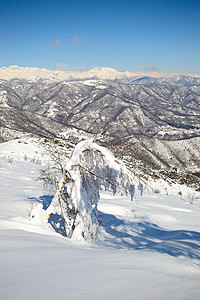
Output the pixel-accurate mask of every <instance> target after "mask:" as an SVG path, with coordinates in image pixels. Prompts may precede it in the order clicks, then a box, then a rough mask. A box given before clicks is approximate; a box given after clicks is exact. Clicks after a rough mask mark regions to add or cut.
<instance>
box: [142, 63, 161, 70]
mask: <svg viewBox="0 0 200 300" xmlns="http://www.w3.org/2000/svg"><path fill="white" fill-rule="evenodd" d="M144 69H145V70H148V71H157V70H158V68H157V66H156V65H154V64H150V65H149V66H146V67H145V68H144Z"/></svg>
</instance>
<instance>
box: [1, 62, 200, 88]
mask: <svg viewBox="0 0 200 300" xmlns="http://www.w3.org/2000/svg"><path fill="white" fill-rule="evenodd" d="M95 78H96V79H104V80H114V81H115V80H116V81H120V82H124V83H133V84H134V83H136V84H167V83H168V84H183V85H200V74H179V73H162V72H143V71H134V72H129V71H125V72H120V71H117V70H115V69H112V68H109V67H95V68H93V69H91V70H89V71H66V70H48V69H45V68H32V67H19V66H9V67H1V68H0V79H2V80H13V79H23V80H29V81H37V80H50V81H65V80H67V81H68V80H76V79H77V80H81V79H82V80H83V79H95Z"/></svg>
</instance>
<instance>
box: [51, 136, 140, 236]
mask: <svg viewBox="0 0 200 300" xmlns="http://www.w3.org/2000/svg"><path fill="white" fill-rule="evenodd" d="M64 170H65V174H64V175H63V178H62V180H61V181H60V183H59V189H58V191H57V192H56V195H55V197H54V199H53V201H52V203H51V205H50V206H49V208H48V209H47V216H50V215H51V214H60V215H61V216H62V217H63V218H64V220H65V231H66V235H67V236H68V237H70V238H73V239H80V238H84V239H86V240H93V239H95V238H96V235H97V231H98V219H97V206H98V202H99V199H100V189H101V188H103V187H104V188H105V190H111V191H112V192H113V194H116V193H120V194H122V193H123V194H124V193H125V194H130V195H131V199H132V200H133V195H134V191H135V186H137V185H138V182H137V178H136V177H135V176H134V175H133V174H132V173H131V172H130V171H129V170H127V169H126V167H125V165H124V164H122V163H121V162H119V161H117V160H116V159H115V157H114V156H113V154H112V153H111V152H110V151H109V150H108V149H106V148H104V147H101V146H98V145H97V144H96V143H93V142H92V141H91V140H86V141H82V142H80V143H78V144H77V145H76V147H75V148H74V150H73V152H72V154H71V156H70V158H69V160H68V162H67V163H66V165H65V166H64Z"/></svg>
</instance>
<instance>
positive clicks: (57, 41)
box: [52, 39, 63, 48]
mask: <svg viewBox="0 0 200 300" xmlns="http://www.w3.org/2000/svg"><path fill="white" fill-rule="evenodd" d="M52 46H53V47H55V48H62V47H63V44H61V43H60V42H59V40H58V39H55V41H54V42H53V43H52Z"/></svg>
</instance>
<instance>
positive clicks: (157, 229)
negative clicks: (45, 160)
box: [0, 144, 200, 300]
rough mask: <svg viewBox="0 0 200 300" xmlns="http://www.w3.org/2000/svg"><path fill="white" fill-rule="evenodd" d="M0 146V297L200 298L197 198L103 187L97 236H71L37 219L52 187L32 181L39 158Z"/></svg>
mask: <svg viewBox="0 0 200 300" xmlns="http://www.w3.org/2000/svg"><path fill="white" fill-rule="evenodd" d="M12 145H13V144H12ZM20 145H21V144H20ZM22 145H23V144H22ZM8 146H9V145H8V144H7V146H6V147H8ZM25 146H27V144H24V146H23V147H24V148H25ZM1 147H5V144H4V145H3V144H1V145H0V270H1V271H0V299H6V300H7V299H16V300H23V299H29V300H32V299H44V300H46V299H55V298H56V299H63V300H64V299H80V298H81V299H85V300H86V299H127V300H129V299H130V300H131V299H144V300H146V299H152V300H153V299H154V300H155V299H159V300H160V299H176V300H179V299H180V300H183V299H185V300H186V299H192V300H198V299H199V298H200V288H199V282H200V263H199V257H200V231H199V225H200V218H199V214H200V203H199V200H198V199H196V200H195V202H194V204H190V203H189V200H188V199H187V198H182V197H180V196H177V195H176V196H175V195H174V196H170V195H166V194H165V193H162V189H161V188H160V187H159V186H158V188H159V189H160V191H161V192H160V194H153V193H152V192H151V191H144V195H143V196H142V197H141V196H140V191H138V190H137V191H136V195H135V198H136V199H134V201H133V202H131V201H130V199H129V198H127V197H123V196H117V197H113V196H111V195H110V194H108V193H102V194H101V199H100V203H99V207H98V209H99V221H100V224H101V226H100V232H99V237H98V239H97V241H95V242H90V243H89V242H85V241H71V240H69V239H68V238H65V237H63V236H62V235H60V234H58V233H56V232H54V231H53V230H52V229H51V228H50V226H49V224H48V223H44V222H43V221H42V216H41V215H40V213H41V212H42V211H44V209H43V208H45V207H47V206H48V205H49V204H50V202H51V200H52V195H51V194H49V193H48V191H46V190H44V189H43V188H42V185H41V182H39V181H35V179H36V178H37V176H38V173H39V168H40V165H37V164H33V163H30V162H28V161H23V157H24V154H23V155H21V154H20V151H21V150H19V149H18V150H17V151H18V154H15V151H16V149H14V147H13V146H12V151H13V152H14V153H12V155H13V156H12V157H11V152H12V151H11V149H10V148H9V147H8V149H6V147H5V148H4V152H2V151H1V149H2V148H1ZM9 151H10V152H9ZM36 151H37V150H36ZM8 152H9V156H10V158H9V159H7V158H3V156H5V153H7V154H8ZM29 153H31V151H29ZM34 153H35V152H34ZM26 154H27V155H28V153H26ZM20 155H21V156H20ZM34 155H35V154H34ZM19 157H20V158H21V160H22V161H20V160H18V159H19ZM12 158H13V159H14V160H12ZM42 207H43V208H42ZM32 208H35V211H37V210H38V217H41V219H40V218H38V219H36V220H34V219H35V218H31V212H32ZM35 217H37V215H35Z"/></svg>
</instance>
